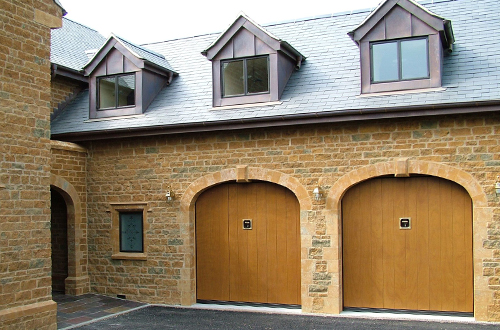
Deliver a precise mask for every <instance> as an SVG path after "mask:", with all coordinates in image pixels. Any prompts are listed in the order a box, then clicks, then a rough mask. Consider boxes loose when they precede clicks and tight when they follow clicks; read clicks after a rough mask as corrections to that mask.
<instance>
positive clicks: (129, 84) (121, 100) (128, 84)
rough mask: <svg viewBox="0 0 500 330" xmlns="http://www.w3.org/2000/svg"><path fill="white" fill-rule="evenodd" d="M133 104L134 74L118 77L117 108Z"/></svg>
mask: <svg viewBox="0 0 500 330" xmlns="http://www.w3.org/2000/svg"><path fill="white" fill-rule="evenodd" d="M134 104H135V74H130V75H126V76H118V106H119V107H124V106H127V105H134Z"/></svg>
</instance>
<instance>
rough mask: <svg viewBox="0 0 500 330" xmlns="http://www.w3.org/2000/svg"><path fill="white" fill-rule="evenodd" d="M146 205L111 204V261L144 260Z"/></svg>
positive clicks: (145, 254)
mask: <svg viewBox="0 0 500 330" xmlns="http://www.w3.org/2000/svg"><path fill="white" fill-rule="evenodd" d="M147 210H148V205H147V203H130V204H128V203H127V204H126V203H112V204H110V212H111V222H112V227H111V240H112V247H113V254H112V255H111V258H112V259H129V260H146V259H147V249H148V244H147V236H146V231H147V230H148V228H149V226H148V223H147V221H146V216H147Z"/></svg>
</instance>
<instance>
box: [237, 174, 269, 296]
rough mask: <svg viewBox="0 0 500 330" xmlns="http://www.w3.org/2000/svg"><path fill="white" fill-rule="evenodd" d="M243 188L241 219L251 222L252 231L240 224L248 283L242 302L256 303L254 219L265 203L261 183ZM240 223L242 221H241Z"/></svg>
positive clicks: (257, 293)
mask: <svg viewBox="0 0 500 330" xmlns="http://www.w3.org/2000/svg"><path fill="white" fill-rule="evenodd" d="M239 186H240V187H242V188H244V189H245V190H246V192H247V194H246V197H247V198H246V203H245V206H246V212H245V214H242V219H245V218H247V219H251V220H252V226H253V227H252V229H251V230H243V229H242V228H243V223H241V227H240V229H241V230H242V232H243V234H244V235H245V236H246V237H247V247H246V249H247V255H248V257H247V273H246V281H247V283H248V285H247V286H248V297H247V299H245V300H244V301H253V302H258V301H259V299H258V296H259V278H258V266H259V264H258V250H257V246H258V242H257V230H258V227H259V225H260V224H259V219H257V218H256V215H257V207H258V205H262V203H263V202H265V201H264V200H263V199H262V188H263V185H262V183H256V184H250V185H241V184H240V185H239ZM241 221H242V220H241Z"/></svg>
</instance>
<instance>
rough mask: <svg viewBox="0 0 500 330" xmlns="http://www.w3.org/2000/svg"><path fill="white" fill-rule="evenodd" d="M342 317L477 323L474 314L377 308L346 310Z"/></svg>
mask: <svg viewBox="0 0 500 330" xmlns="http://www.w3.org/2000/svg"><path fill="white" fill-rule="evenodd" d="M340 315H341V316H345V317H364V318H375V319H397V320H422V321H436V322H458V323H474V322H476V321H475V319H474V314H473V313H461V312H441V311H413V310H398V309H377V308H345V309H344V310H343V311H342V313H341V314H340Z"/></svg>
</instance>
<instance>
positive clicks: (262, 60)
mask: <svg viewBox="0 0 500 330" xmlns="http://www.w3.org/2000/svg"><path fill="white" fill-rule="evenodd" d="M268 62H269V60H268V56H260V57H253V58H244V59H238V60H229V61H222V62H221V71H222V72H221V77H222V97H231V96H242V95H252V94H260V93H269V63H268Z"/></svg>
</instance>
